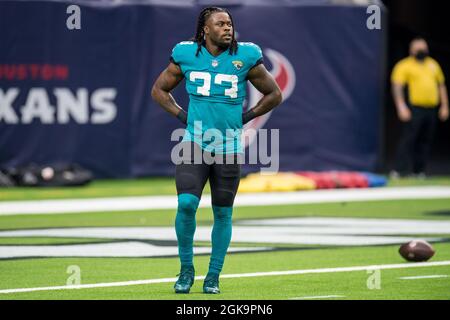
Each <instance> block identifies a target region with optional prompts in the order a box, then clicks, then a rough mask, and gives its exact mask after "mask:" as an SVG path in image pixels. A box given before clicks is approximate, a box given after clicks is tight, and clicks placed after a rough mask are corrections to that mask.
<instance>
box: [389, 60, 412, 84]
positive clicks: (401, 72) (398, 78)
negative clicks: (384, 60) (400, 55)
mask: <svg viewBox="0 0 450 320" xmlns="http://www.w3.org/2000/svg"><path fill="white" fill-rule="evenodd" d="M407 72H408V70H407V68H406V65H405V63H404V62H403V61H400V62H398V63H397V64H396V65H395V67H394V70H392V74H391V82H393V83H398V84H405V83H406V82H407V77H408V75H407Z"/></svg>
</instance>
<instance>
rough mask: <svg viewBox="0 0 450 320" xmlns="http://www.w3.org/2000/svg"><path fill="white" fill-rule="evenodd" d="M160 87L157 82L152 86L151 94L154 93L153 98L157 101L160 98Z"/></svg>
mask: <svg viewBox="0 0 450 320" xmlns="http://www.w3.org/2000/svg"><path fill="white" fill-rule="evenodd" d="M159 90H160V89H159V88H158V87H157V86H156V83H155V84H154V85H153V87H152V91H151V95H152V99H153V100H155V101H157V100H158V96H159Z"/></svg>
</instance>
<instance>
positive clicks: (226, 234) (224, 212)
mask: <svg viewBox="0 0 450 320" xmlns="http://www.w3.org/2000/svg"><path fill="white" fill-rule="evenodd" d="M213 212H214V226H213V229H212V233H211V242H212V253H211V260H210V262H209V271H208V273H214V274H219V273H220V272H221V271H222V267H223V263H224V260H225V255H226V254H227V250H228V246H229V245H230V241H231V232H232V230H231V229H232V228H231V227H232V226H231V216H232V213H233V207H218V206H213Z"/></svg>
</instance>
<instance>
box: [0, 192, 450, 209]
mask: <svg viewBox="0 0 450 320" xmlns="http://www.w3.org/2000/svg"><path fill="white" fill-rule="evenodd" d="M439 198H444V199H446V198H448V199H450V187H448V186H424V187H395V188H371V189H334V190H314V191H296V192H267V193H239V194H237V196H236V200H235V203H234V206H267V205H283V204H302V203H325V202H347V201H376V200H402V199H439ZM177 201H178V200H177V197H176V196H150V197H117V198H94V199H61V200H37V201H35V200H32V201H31V200H30V201H28V200H27V201H0V215H19V214H62V213H81V212H106V211H132V210H154V209H176V207H177ZM210 206H211V196H210V195H204V196H202V199H201V201H200V207H210Z"/></svg>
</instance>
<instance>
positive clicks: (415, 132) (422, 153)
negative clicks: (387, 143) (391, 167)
mask: <svg viewBox="0 0 450 320" xmlns="http://www.w3.org/2000/svg"><path fill="white" fill-rule="evenodd" d="M410 109H411V115H412V118H411V120H410V121H409V122H405V123H403V128H402V135H401V138H400V142H399V146H398V149H397V154H396V159H395V171H397V172H399V173H400V174H407V173H409V172H410V168H411V162H412V172H413V173H414V174H418V173H425V169H426V163H427V160H428V157H429V154H430V151H431V145H432V143H433V138H434V133H435V130H436V124H437V113H438V108H436V107H435V108H424V107H417V106H411V108H410Z"/></svg>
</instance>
